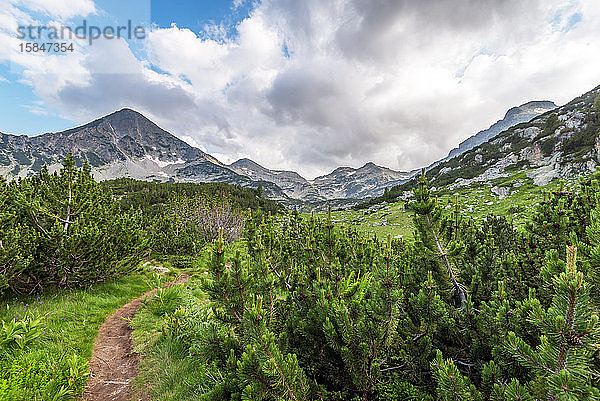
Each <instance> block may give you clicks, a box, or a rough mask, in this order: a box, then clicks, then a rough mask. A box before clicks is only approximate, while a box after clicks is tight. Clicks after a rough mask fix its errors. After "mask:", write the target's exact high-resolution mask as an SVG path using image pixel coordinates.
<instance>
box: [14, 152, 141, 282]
mask: <svg viewBox="0 0 600 401" xmlns="http://www.w3.org/2000/svg"><path fill="white" fill-rule="evenodd" d="M9 188H10V192H11V193H12V195H11V197H10V198H9V203H10V208H9V209H8V210H12V211H11V212H10V213H12V218H9V220H11V221H12V223H11V224H12V226H13V230H16V231H18V232H14V233H13V234H12V237H13V241H14V238H16V237H17V236H19V237H20V238H21V239H20V242H21V243H22V244H27V241H29V244H28V246H27V247H28V249H29V250H28V252H29V253H30V255H31V257H30V258H29V261H30V262H29V263H28V264H27V269H24V270H22V271H21V272H20V273H19V274H18V275H16V276H13V277H12V278H11V280H12V281H13V285H12V286H13V288H14V289H15V290H17V291H32V290H38V291H39V290H42V289H43V288H44V286H46V285H62V286H70V285H82V284H88V283H93V282H96V281H102V280H105V279H107V278H109V277H112V276H115V275H117V274H120V273H122V272H125V271H128V270H129V269H131V268H133V267H135V266H137V264H138V262H139V260H140V258H141V256H142V253H143V250H144V246H145V239H144V235H143V231H142V229H141V226H140V221H141V219H140V218H139V216H137V215H135V214H130V213H122V212H121V210H120V208H119V206H118V204H117V203H116V202H115V201H114V200H113V199H112V198H111V196H110V194H109V193H106V192H105V191H104V190H103V189H102V187H100V186H99V185H98V184H97V183H96V182H95V181H94V179H93V177H92V175H91V169H90V167H89V165H88V164H87V163H84V164H83V166H82V168H81V169H78V168H77V167H76V166H75V161H74V159H73V157H72V155H69V156H68V157H67V158H66V159H65V160H64V164H63V168H62V169H61V170H60V172H58V173H54V174H50V173H49V172H48V170H47V168H45V167H44V168H42V170H41V172H40V174H39V175H38V176H35V177H31V178H27V179H21V180H19V181H18V182H15V183H13V184H10V185H9ZM26 238H28V239H27V240H26Z"/></svg>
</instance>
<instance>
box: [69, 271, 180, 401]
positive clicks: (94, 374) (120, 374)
mask: <svg viewBox="0 0 600 401" xmlns="http://www.w3.org/2000/svg"><path fill="white" fill-rule="evenodd" d="M189 278H190V277H189V276H187V275H183V276H179V277H178V278H177V280H175V281H172V282H170V283H168V284H166V286H170V285H176V284H182V283H185V282H186V281H188V280H189ZM154 292H156V289H154V290H151V291H148V292H146V293H145V294H144V295H142V296H141V297H139V298H136V299H134V300H133V301H131V302H129V303H128V304H125V305H123V306H122V307H121V308H120V309H119V310H117V311H116V312H115V313H113V314H112V315H110V316H109V317H108V318H107V319H106V321H105V322H104V323H102V326H100V330H99V331H98V337H97V338H96V343H95V344H94V352H93V354H92V359H91V361H90V371H91V374H90V378H89V380H88V383H87V386H86V388H85V391H84V392H83V396H82V397H81V400H82V401H130V400H131V399H132V398H133V399H135V400H136V401H149V397H148V396H147V394H138V392H135V391H134V389H133V387H132V382H133V379H135V377H136V376H137V374H138V361H139V358H138V356H137V355H136V354H135V353H133V342H132V340H131V332H132V331H133V330H132V329H131V328H130V327H129V322H130V321H131V319H133V317H134V316H135V313H136V312H137V310H138V309H139V308H140V306H141V305H142V298H143V297H149V296H151V295H153V294H154ZM134 397H135V398H134Z"/></svg>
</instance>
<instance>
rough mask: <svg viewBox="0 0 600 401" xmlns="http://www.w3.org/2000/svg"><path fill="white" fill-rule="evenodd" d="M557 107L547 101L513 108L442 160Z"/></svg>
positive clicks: (461, 152)
mask: <svg viewBox="0 0 600 401" xmlns="http://www.w3.org/2000/svg"><path fill="white" fill-rule="evenodd" d="M557 107H558V106H557V105H556V104H554V102H549V101H534V102H528V103H525V104H522V105H521V106H518V107H513V108H512V109H510V110H508V111H507V112H506V114H505V116H504V118H503V119H502V120H500V121H498V122H496V123H495V124H493V125H492V126H491V127H490V128H488V129H486V130H483V131H479V132H478V133H477V134H475V135H473V136H472V137H470V138H468V139H466V140H465V141H463V142H461V143H460V145H458V147H457V148H454V149H452V150H451V151H450V153H449V154H448V156H447V157H446V158H445V159H444V160H449V159H451V158H453V157H456V156H460V155H462V154H463V153H465V152H467V151H469V150H471V149H473V148H474V147H476V146H479V145H481V144H482V143H485V142H488V141H489V140H490V139H492V138H494V137H495V136H496V135H498V134H499V133H501V132H502V131H505V130H507V129H509V128H510V127H513V126H515V125H517V124H520V123H524V122H527V121H530V120H531V119H533V118H535V117H537V116H539V115H541V114H544V113H546V112H548V111H550V110H553V109H555V108H557Z"/></svg>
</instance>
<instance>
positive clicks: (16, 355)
mask: <svg viewBox="0 0 600 401" xmlns="http://www.w3.org/2000/svg"><path fill="white" fill-rule="evenodd" d="M149 283H150V281H149V279H148V276H147V275H145V274H132V275H129V276H125V277H121V278H118V279H114V280H112V281H109V282H106V283H102V284H98V285H95V286H93V287H92V288H89V289H78V290H64V291H57V292H55V293H54V292H49V293H47V294H44V295H41V296H34V297H15V298H11V299H4V300H3V301H2V304H1V305H2V307H1V308H0V320H2V321H4V323H5V325H6V324H8V326H10V323H11V322H15V321H16V322H19V321H28V320H31V319H33V320H35V319H39V322H40V331H41V335H40V336H39V337H38V338H36V339H35V340H34V341H33V342H31V343H30V344H28V345H27V346H26V347H25V348H24V349H23V350H20V349H12V350H10V351H8V352H7V349H8V348H7V347H4V348H2V347H0V351H2V353H0V400H2V401H7V400H11V401H12V400H24V401H25V400H27V401H30V400H55V399H60V400H63V399H65V400H66V399H74V398H75V397H77V396H78V395H79V394H80V393H81V392H82V391H83V386H84V385H85V381H86V371H87V362H88V361H89V359H90V357H91V355H92V350H93V346H94V340H95V338H96V335H97V333H98V328H99V327H100V325H101V324H102V322H104V320H105V319H106V318H107V316H109V315H110V314H112V313H113V312H114V311H115V310H117V309H118V308H119V307H121V306H122V305H123V304H125V303H127V302H129V301H130V300H131V299H133V298H135V297H138V296H140V295H141V294H143V293H144V292H145V291H147V290H148V289H149V288H150V287H151V286H150V284H149ZM8 326H7V327H8ZM5 331H6V330H5ZM13 348H14V347H13ZM74 355H76V357H74Z"/></svg>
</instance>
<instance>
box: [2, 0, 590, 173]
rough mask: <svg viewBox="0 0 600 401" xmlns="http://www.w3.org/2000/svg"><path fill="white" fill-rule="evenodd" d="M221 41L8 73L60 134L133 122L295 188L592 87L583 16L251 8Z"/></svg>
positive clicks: (421, 158)
mask: <svg viewBox="0 0 600 401" xmlns="http://www.w3.org/2000/svg"><path fill="white" fill-rule="evenodd" d="M0 11H1V10H0ZM59 14H60V13H59ZM222 29H223V28H222V27H221V26H216V27H212V28H209V30H210V31H211V32H210V34H206V35H196V34H195V33H193V32H191V31H190V30H187V29H184V28H179V27H177V26H176V25H173V26H172V27H170V28H167V29H157V30H154V31H153V32H151V33H150V35H149V37H148V39H147V40H146V42H145V46H146V52H147V59H145V60H141V61H140V60H138V59H136V58H135V57H134V56H133V54H132V53H131V50H130V49H129V47H128V46H127V44H126V43H125V42H124V41H121V40H114V41H104V42H98V43H95V44H94V46H92V47H91V48H89V49H87V50H86V51H85V52H82V53H81V54H78V55H77V56H74V57H72V58H71V59H68V58H57V59H55V60H48V59H43V60H38V59H35V58H32V59H29V58H27V59H25V58H24V59H22V60H19V63H20V65H24V66H26V72H25V74H24V79H25V81H26V82H28V83H29V84H30V85H32V86H33V87H34V88H35V90H36V92H37V93H38V94H39V96H40V97H41V98H42V99H43V100H45V101H46V103H47V104H53V105H54V106H55V107H57V108H58V110H59V111H60V112H61V113H62V114H63V115H65V116H66V117H69V118H71V119H76V120H78V121H81V122H84V121H86V120H87V119H90V118H94V117H97V116H98V115H100V114H104V113H108V112H111V111H113V110H115V109H118V108H120V107H124V106H127V107H132V108H134V109H138V110H139V111H141V112H143V113H144V114H146V115H147V116H148V117H150V118H152V119H153V120H154V121H155V122H157V123H158V124H159V125H161V126H163V127H164V128H165V129H168V130H169V131H171V132H172V133H174V134H176V135H179V136H180V137H182V138H183V139H184V140H186V141H187V142H188V143H191V144H194V143H195V144H196V145H198V146H200V145H202V146H200V147H204V148H205V149H208V150H209V151H211V152H213V153H214V154H218V155H219V156H218V157H219V158H221V159H222V160H232V159H234V158H237V157H250V158H252V159H254V160H255V161H257V162H259V163H261V164H264V165H265V166H267V167H270V168H286V169H294V170H297V171H299V172H300V173H302V174H304V175H306V176H308V177H314V176H316V175H318V174H322V173H325V172H328V170H331V169H333V168H335V167H337V166H339V165H352V166H355V167H357V166H360V165H362V164H364V163H365V162H367V161H374V162H376V163H378V164H383V165H386V166H389V167H391V168H395V169H413V168H416V167H421V166H424V165H426V164H428V163H430V162H432V161H434V160H436V159H439V158H441V157H444V156H445V155H446V154H447V152H448V151H449V150H450V149H451V148H453V147H454V146H456V145H457V144H458V143H459V142H460V141H462V140H464V139H465V138H466V137H468V136H470V135H472V134H474V133H476V132H477V131H479V130H480V129H484V128H487V127H488V126H489V125H490V124H491V123H493V122H495V121H496V120H498V119H500V118H501V117H502V116H503V115H504V113H505V111H506V110H507V109H508V108H510V107H512V106H515V105H519V104H522V103H525V102H527V101H530V100H541V99H548V100H554V101H557V102H559V103H564V102H566V101H568V100H570V99H571V98H572V97H575V96H577V95H579V94H580V93H582V92H584V91H586V90H589V89H591V88H592V87H594V86H596V85H598V84H599V83H600V70H598V68H597V66H598V65H600V42H598V41H597V40H596V38H598V37H600V4H599V3H598V2H597V1H596V0H580V1H570V0H568V1H561V0H549V1H543V0H532V1H528V2H523V1H517V0H506V1H502V2H499V1H495V0H481V1H479V2H472V1H468V0H453V1H450V0H423V1H410V0H407V1H397V0H335V1H330V2H323V1H320V0H306V1H302V2H298V1H296V0H277V1H275V0H264V1H263V2H262V4H260V5H258V6H257V8H256V9H255V10H254V11H253V12H252V14H251V15H250V17H248V18H247V19H245V20H244V21H242V22H241V23H240V24H239V25H238V26H237V30H238V34H237V35H234V37H235V39H225V38H224V36H223V35H222V33H221V34H216V35H215V34H214V32H220V30H222ZM1 40H2V37H1V36H0V41H1ZM0 57H2V56H1V55H0ZM151 66H152V68H150V67H151ZM157 71H158V72H157ZM107 72H110V73H107ZM50 74H54V75H56V76H57V77H58V79H56V80H48V79H43V78H44V77H47V76H49V75H50ZM36 77H37V78H36ZM196 145H194V146H196Z"/></svg>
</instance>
